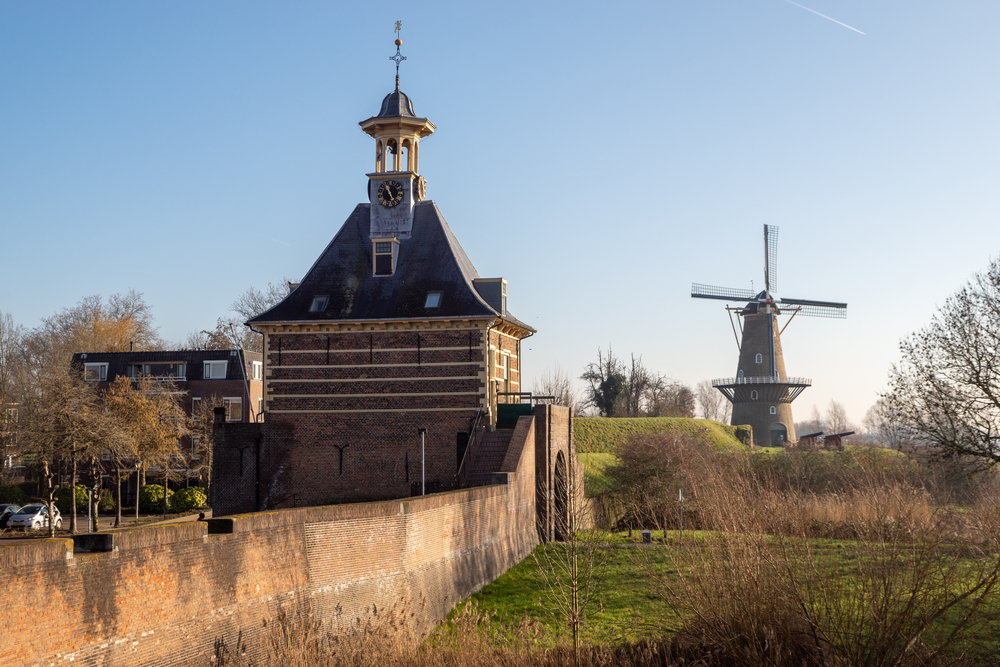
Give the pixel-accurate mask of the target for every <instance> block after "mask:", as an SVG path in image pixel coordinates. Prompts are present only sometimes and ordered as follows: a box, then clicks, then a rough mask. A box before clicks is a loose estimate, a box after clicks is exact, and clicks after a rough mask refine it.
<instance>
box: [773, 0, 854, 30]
mask: <svg viewBox="0 0 1000 667" xmlns="http://www.w3.org/2000/svg"><path fill="white" fill-rule="evenodd" d="M785 2H787V3H788V4H790V5H795V6H796V7H799V8H801V9H804V10H806V11H807V12H812V13H813V14H815V15H816V16H822V17H823V18H825V19H826V20H827V21H833V22H834V23H836V24H837V25H842V26H844V27H845V28H849V29H850V30H853V31H854V32H856V33H859V34H861V35H864V34H865V33H863V32H861V31H860V30H858V29H857V28H852V27H851V26H849V25H847V24H846V23H841V22H840V21H838V20H837V19H832V18H830V17H829V16H827V15H826V14H820V13H819V12H817V11H816V10H815V9H809V8H808V7H803V6H802V5H800V4H799V3H797V2H792V0H785Z"/></svg>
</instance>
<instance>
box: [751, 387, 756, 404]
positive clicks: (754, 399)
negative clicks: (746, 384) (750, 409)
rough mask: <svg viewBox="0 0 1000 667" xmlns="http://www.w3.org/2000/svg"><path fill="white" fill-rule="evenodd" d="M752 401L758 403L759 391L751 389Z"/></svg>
mask: <svg viewBox="0 0 1000 667" xmlns="http://www.w3.org/2000/svg"><path fill="white" fill-rule="evenodd" d="M750 400H751V401H756V400H757V390H756V389H751V390H750Z"/></svg>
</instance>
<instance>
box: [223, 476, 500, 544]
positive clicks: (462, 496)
mask: <svg viewBox="0 0 1000 667" xmlns="http://www.w3.org/2000/svg"><path fill="white" fill-rule="evenodd" d="M504 493H506V489H505V487H504V486H503V485H491V486H477V487H473V488H471V489H456V490H453V491H442V492H440V493H432V494H428V495H426V496H411V497H409V498H398V499H395V500H379V501H374V502H363V503H345V504H342V505H321V506H318V507H292V508H287V509H277V510H266V511H263V512H254V513H251V514H233V515H231V516H226V517H219V518H212V519H209V520H208V521H207V522H206V523H207V524H208V532H209V533H211V534H219V533H246V532H251V531H255V530H269V529H273V528H283V527H287V526H294V525H298V524H306V523H326V522H330V521H342V520H345V519H366V518H372V517H379V516H381V517H390V516H403V515H407V514H416V513H419V512H426V511H429V510H433V509H437V508H439V507H445V506H447V505H454V504H460V503H465V502H471V501H474V500H480V499H483V498H489V497H491V496H495V495H498V494H504Z"/></svg>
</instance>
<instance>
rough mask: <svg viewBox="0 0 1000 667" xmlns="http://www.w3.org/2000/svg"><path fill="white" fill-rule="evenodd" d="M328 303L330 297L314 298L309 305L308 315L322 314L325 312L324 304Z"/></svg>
mask: <svg viewBox="0 0 1000 667" xmlns="http://www.w3.org/2000/svg"><path fill="white" fill-rule="evenodd" d="M329 302H330V297H328V296H325V295H324V296H314V297H313V300H312V303H311V304H310V305H309V312H310V313H322V312H323V311H324V310H326V304H328V303H329Z"/></svg>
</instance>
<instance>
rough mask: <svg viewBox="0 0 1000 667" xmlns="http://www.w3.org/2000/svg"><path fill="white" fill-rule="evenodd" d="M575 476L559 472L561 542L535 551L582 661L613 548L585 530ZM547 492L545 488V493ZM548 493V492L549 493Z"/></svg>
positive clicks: (589, 521) (587, 521) (585, 507)
mask: <svg viewBox="0 0 1000 667" xmlns="http://www.w3.org/2000/svg"><path fill="white" fill-rule="evenodd" d="M574 479H575V478H574V477H573V476H571V475H567V476H565V477H560V476H559V475H556V481H555V486H556V488H555V489H554V491H555V494H554V497H555V498H564V499H565V503H566V506H565V508H559V507H558V502H557V503H556V505H557V507H556V510H557V511H556V512H555V517H554V518H555V526H554V528H555V533H556V535H557V536H558V538H557V539H560V540H561V541H559V542H550V543H548V544H544V545H542V546H541V547H540V548H538V549H536V550H535V551H533V552H532V557H533V558H534V560H535V565H536V566H537V567H538V572H539V574H540V575H541V579H542V583H543V585H544V590H545V594H546V597H547V598H548V599H549V601H550V602H551V603H552V606H553V607H554V608H555V609H556V610H557V611H558V613H559V614H560V615H561V616H562V617H563V618H564V619H565V620H566V623H567V625H568V626H569V628H570V633H571V636H572V640H573V664H574V665H578V664H579V662H580V644H581V637H580V633H581V630H582V628H583V625H584V623H585V621H586V617H587V609H588V608H589V607H590V606H591V605H592V603H593V602H594V600H595V599H596V597H597V595H598V593H599V592H600V586H601V583H602V582H603V581H604V576H603V575H604V571H605V569H606V568H607V564H608V559H609V556H610V548H609V546H608V545H607V544H606V542H605V540H604V538H603V537H602V536H600V534H598V533H595V532H593V531H591V532H585V531H584V530H582V529H583V528H584V527H589V526H592V525H593V516H592V515H591V514H590V512H591V511H592V509H593V507H594V506H593V505H592V504H588V503H587V502H586V499H585V498H584V495H583V492H582V491H583V490H582V489H580V488H576V485H575V483H574ZM544 493H545V492H544V491H543V494H544ZM546 495H547V494H546Z"/></svg>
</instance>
